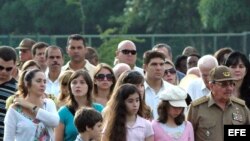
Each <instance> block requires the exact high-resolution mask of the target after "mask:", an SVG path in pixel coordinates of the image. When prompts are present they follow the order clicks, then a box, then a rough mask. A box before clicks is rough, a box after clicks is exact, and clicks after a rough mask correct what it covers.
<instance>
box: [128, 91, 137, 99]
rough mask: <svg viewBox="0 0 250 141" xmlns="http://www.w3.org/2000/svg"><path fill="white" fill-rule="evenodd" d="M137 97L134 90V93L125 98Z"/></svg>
mask: <svg viewBox="0 0 250 141" xmlns="http://www.w3.org/2000/svg"><path fill="white" fill-rule="evenodd" d="M137 97H139V93H137V92H134V93H132V94H130V95H129V96H128V98H127V99H129V98H137Z"/></svg>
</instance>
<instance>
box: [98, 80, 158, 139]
mask: <svg viewBox="0 0 250 141" xmlns="http://www.w3.org/2000/svg"><path fill="white" fill-rule="evenodd" d="M141 103H142V99H141V95H140V91H139V90H138V89H137V88H136V86H135V85H133V84H123V85H121V86H120V87H119V88H117V89H115V90H114V93H113V94H112V96H111V99H110V100H109V102H108V103H107V106H106V109H105V113H104V131H103V136H102V141H153V135H154V132H153V128H152V126H151V123H150V122H149V121H148V120H146V119H144V118H142V117H141V116H142V113H143V111H142V106H141Z"/></svg>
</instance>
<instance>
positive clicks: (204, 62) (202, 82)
mask: <svg viewBox="0 0 250 141" xmlns="http://www.w3.org/2000/svg"><path fill="white" fill-rule="evenodd" d="M217 66H218V61H217V59H216V58H215V57H214V56H212V55H205V56H203V57H201V58H200V59H199V60H198V68H199V71H200V78H198V79H195V80H193V81H191V82H190V83H189V85H188V86H187V93H188V94H189V95H190V96H191V98H192V100H196V99H198V98H200V97H202V96H205V95H208V94H209V93H210V88H209V80H208V76H209V72H210V70H212V69H213V68H214V67H217Z"/></svg>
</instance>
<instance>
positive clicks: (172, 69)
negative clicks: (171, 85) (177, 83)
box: [165, 68, 176, 75]
mask: <svg viewBox="0 0 250 141" xmlns="http://www.w3.org/2000/svg"><path fill="white" fill-rule="evenodd" d="M168 73H170V74H175V73H176V70H175V69H174V68H171V69H166V70H165V75H168Z"/></svg>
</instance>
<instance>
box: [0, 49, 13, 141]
mask: <svg viewBox="0 0 250 141" xmlns="http://www.w3.org/2000/svg"><path fill="white" fill-rule="evenodd" d="M16 60H17V54H16V51H15V50H14V49H13V48H12V47H9V46H0V140H2V139H3V133H4V123H3V121H4V117H5V113H6V109H5V101H6V99H7V98H8V97H9V96H11V95H13V94H14V93H15V92H16V83H17V81H16V80H15V79H14V78H13V77H12V75H11V74H12V71H13V70H14V68H15V67H16Z"/></svg>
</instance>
